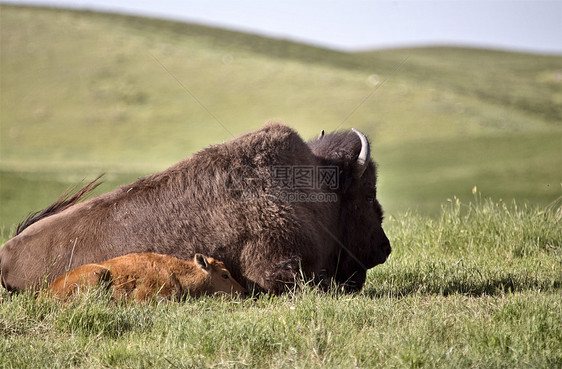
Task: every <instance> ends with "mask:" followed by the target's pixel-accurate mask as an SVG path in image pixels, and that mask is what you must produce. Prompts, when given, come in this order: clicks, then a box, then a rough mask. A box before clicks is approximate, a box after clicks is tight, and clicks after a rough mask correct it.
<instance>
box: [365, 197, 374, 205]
mask: <svg viewBox="0 0 562 369" xmlns="http://www.w3.org/2000/svg"><path fill="white" fill-rule="evenodd" d="M367 202H368V203H369V204H371V205H373V204H374V203H375V198H374V197H367Z"/></svg>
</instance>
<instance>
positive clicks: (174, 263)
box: [48, 253, 245, 301]
mask: <svg viewBox="0 0 562 369" xmlns="http://www.w3.org/2000/svg"><path fill="white" fill-rule="evenodd" d="M100 284H102V285H103V284H106V285H107V286H108V287H109V288H111V290H112V294H113V297H114V298H117V299H119V298H121V297H124V298H130V299H133V300H137V301H145V300H149V299H151V298H152V297H154V296H159V297H163V298H170V297H174V298H178V299H181V298H184V297H186V296H194V297H197V296H200V295H203V294H213V293H226V294H231V295H232V294H242V293H244V291H245V290H244V288H243V287H242V286H241V285H240V284H239V283H238V282H236V281H235V280H234V279H233V278H232V276H231V275H230V272H229V271H228V270H227V269H226V268H225V266H224V264H223V263H222V262H220V261H218V260H215V259H213V258H210V257H206V256H203V255H201V254H196V255H195V257H194V258H193V260H192V261H186V260H181V259H178V258H175V257H173V256H169V255H161V254H155V253H137V254H127V255H124V256H120V257H117V258H114V259H110V260H107V261H104V262H102V263H96V264H86V265H82V266H80V267H78V268H76V269H73V270H71V271H70V272H68V273H66V274H65V275H62V276H60V277H58V278H57V279H55V280H54V281H53V283H52V284H51V285H50V286H49V288H48V292H49V293H50V294H52V295H54V296H57V297H60V298H67V297H69V296H70V295H72V294H73V293H75V292H76V291H78V290H80V289H81V288H89V287H93V286H96V285H100Z"/></svg>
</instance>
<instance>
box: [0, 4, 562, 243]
mask: <svg viewBox="0 0 562 369" xmlns="http://www.w3.org/2000/svg"><path fill="white" fill-rule="evenodd" d="M0 9H1V13H0V17H1V18H0V21H1V22H0V36H1V56H0V62H1V64H0V87H1V90H0V93H1V95H0V123H1V125H0V201H1V208H0V223H1V224H2V226H3V229H4V237H6V236H7V233H8V232H9V230H10V228H11V227H12V226H13V224H14V223H16V222H17V221H18V220H21V219H22V218H23V217H24V216H25V215H26V214H27V213H28V212H30V211H32V210H37V209H38V208H41V207H43V206H45V205H47V204H48V203H50V202H51V201H52V200H53V199H54V198H56V196H58V194H60V193H61V192H62V191H63V190H65V189H66V188H68V187H69V186H70V185H72V184H74V183H76V182H78V181H80V180H81V179H82V178H84V177H86V178H88V179H90V178H93V177H95V176H96V175H97V174H98V173H100V172H107V173H108V175H107V177H106V182H107V183H106V184H105V185H104V186H102V187H101V188H100V191H109V190H111V189H113V188H114V187H115V186H116V185H118V184H120V183H124V182H127V181H130V180H132V179H134V178H136V177H138V176H141V175H144V174H147V173H150V172H153V171H155V170H161V169H164V168H166V167H167V166H169V165H171V164H173V163H174V162H177V161H179V160H181V159H182V158H185V157H187V156H189V155H190V154H192V153H193V152H196V151H198V150H201V149H202V148H204V147H206V146H208V145H211V144H216V143H220V142H223V141H226V140H229V139H231V138H232V137H233V136H238V135H239V134H241V133H244V132H247V131H251V130H255V129H258V128H259V127H261V126H262V125H263V123H264V122H266V121H271V120H279V121H284V122H285V123H287V124H288V125H290V126H292V127H294V128H295V129H297V130H298V131H299V133H300V134H301V135H302V137H303V138H305V139H309V138H312V137H315V136H316V135H317V134H318V132H319V131H320V130H321V129H325V130H326V131H331V130H334V129H349V128H351V127H356V128H358V129H361V130H362V131H364V132H365V133H366V134H368V135H369V136H370V138H371V140H372V143H373V157H374V159H375V160H376V161H377V162H378V163H379V165H380V174H379V176H380V179H379V181H380V184H379V193H380V195H379V197H380V200H381V202H382V204H383V206H384V207H385V209H386V210H387V213H389V214H394V213H397V212H400V211H403V210H406V209H410V208H416V209H418V210H420V211H422V212H426V213H430V214H435V213H436V212H437V211H438V210H439V207H440V204H441V203H443V202H444V201H446V199H447V198H451V197H453V196H458V197H460V198H461V199H463V200H464V199H467V198H471V197H472V194H471V193H470V192H471V189H472V188H473V186H478V189H479V191H481V192H482V193H483V195H484V196H492V197H494V198H503V199H504V200H505V201H509V200H510V199H512V198H517V199H518V200H522V201H529V202H531V203H536V204H539V205H545V204H548V203H550V202H552V201H553V200H555V199H556V198H558V197H559V196H560V194H561V188H560V183H561V182H562V151H561V150H562V149H561V147H562V145H561V144H562V127H561V124H560V122H561V121H562V69H561V65H562V58H561V57H558V56H543V55H528V54H517V53H508V52H499V51H492V50H477V49H460V48H422V49H402V50H385V51H373V52H365V53H343V52H337V51H331V50H326V49H321V48H317V47H312V46H307V45H302V44H298V43H294V42H289V41H284V40H274V39H268V38H264V37H260V36H255V35H249V34H244V33H238V32H232V31H225V30H220V29H216V28H209V27H204V26H199V25H189V24H183V23H176V22H170V21H161V20H155V19H147V18H138V17H129V16H121V15H115V14H100V13H92V12H80V11H68V10H57V9H42V8H26V7H13V6H1V8H0ZM180 83H181V85H180ZM182 85H183V86H182ZM194 97H195V98H194ZM209 112H210V113H211V114H210V113H209ZM213 115H214V116H213Z"/></svg>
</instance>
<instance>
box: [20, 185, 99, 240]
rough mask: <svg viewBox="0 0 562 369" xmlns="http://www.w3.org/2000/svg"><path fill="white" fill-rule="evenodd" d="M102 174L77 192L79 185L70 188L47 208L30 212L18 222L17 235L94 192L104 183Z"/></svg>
mask: <svg viewBox="0 0 562 369" xmlns="http://www.w3.org/2000/svg"><path fill="white" fill-rule="evenodd" d="M102 176H103V174H101V175H99V176H98V177H97V178H96V179H94V180H93V181H91V182H90V183H88V184H87V185H86V186H84V187H83V188H81V189H80V190H78V191H76V192H74V191H75V189H76V187H77V186H74V187H72V188H70V189H69V190H67V191H66V192H65V193H63V194H62V195H61V196H60V197H59V198H58V199H56V200H55V202H53V203H52V204H51V205H49V206H47V207H46V208H45V209H43V210H39V211H36V212H33V213H31V214H29V215H28V217H27V218H26V219H25V220H24V221H23V222H21V223H20V224H18V226H17V227H16V234H15V235H16V236H17V235H18V234H20V233H21V232H23V230H24V229H26V228H27V227H29V226H30V225H32V224H33V223H36V222H38V221H40V220H41V219H43V218H46V217H48V216H51V215H54V214H57V213H60V212H61V211H63V210H65V209H67V208H69V207H70V206H72V205H74V204H76V203H78V202H80V201H81V200H83V199H84V198H85V197H86V196H87V195H88V194H89V193H90V192H92V191H93V190H94V189H95V188H96V187H98V186H99V185H100V184H102V182H100V181H99V179H100V178H101V177H102ZM73 192H74V194H73Z"/></svg>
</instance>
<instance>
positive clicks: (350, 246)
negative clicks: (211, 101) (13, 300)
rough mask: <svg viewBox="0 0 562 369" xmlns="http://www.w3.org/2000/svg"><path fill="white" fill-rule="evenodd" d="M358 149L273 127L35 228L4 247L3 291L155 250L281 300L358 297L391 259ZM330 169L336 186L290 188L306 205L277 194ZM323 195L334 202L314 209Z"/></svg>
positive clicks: (372, 171)
mask: <svg viewBox="0 0 562 369" xmlns="http://www.w3.org/2000/svg"><path fill="white" fill-rule="evenodd" d="M361 148H362V144H361V141H360V139H359V137H358V136H357V135H356V134H355V133H353V132H351V131H349V132H336V133H331V134H326V135H324V136H323V137H319V138H318V139H316V140H313V141H311V142H309V143H308V144H307V143H305V142H304V141H303V140H302V139H301V138H300V137H299V135H298V134H297V133H296V132H295V131H293V130H292V129H290V128H289V127H286V126H284V125H281V124H268V125H266V126H265V127H264V128H262V129H260V130H258V131H256V132H252V133H248V134H246V135H243V136H240V137H238V138H236V139H234V140H232V141H229V142H226V143H223V144H221V145H216V146H211V147H209V148H207V149H205V150H203V151H201V152H199V153H196V154H194V155H193V156H192V157H190V158H188V159H186V160H183V161H181V162H179V163H178V164H176V165H174V166H172V167H171V168H169V169H167V170H165V171H163V172H160V173H156V174H154V175H151V176H148V177H145V178H141V179H139V180H137V181H136V182H134V183H132V184H130V185H126V186H122V187H120V188H118V189H117V190H115V191H113V192H110V193H106V194H103V195H100V196H97V197H94V198H92V199H90V200H88V201H85V202H82V203H78V204H75V205H72V206H70V207H68V208H66V209H64V210H63V211H60V212H58V213H56V214H54V215H51V216H48V217H46V218H43V219H41V220H40V221H38V222H36V223H33V224H31V225H29V226H28V227H27V228H25V229H24V230H23V231H21V233H20V234H18V235H17V236H16V237H14V238H12V239H11V240H9V241H8V242H7V243H6V244H5V245H4V247H3V248H2V249H0V269H1V278H2V284H3V285H4V286H5V287H6V288H8V289H9V290H21V289H24V288H37V287H39V286H40V284H41V282H42V281H43V280H45V279H46V280H47V281H48V282H50V281H52V280H53V279H54V278H55V277H56V276H59V275H61V274H63V273H64V272H65V270H69V269H72V268H75V267H77V266H80V265H84V264H90V263H99V262H102V261H104V260H107V259H110V258H114V257H117V256H120V255H125V254H130V253H138V252H155V253H160V254H166V255H173V256H176V257H179V258H180V259H190V258H192V257H193V255H195V254H196V253H201V254H205V255H209V256H211V257H214V258H217V259H219V260H222V261H223V262H224V264H225V266H226V267H227V268H228V269H229V270H230V271H231V272H232V275H233V277H234V278H235V279H236V280H238V281H241V282H242V284H243V285H245V286H246V287H258V288H259V289H263V290H266V291H270V292H273V293H280V292H282V291H284V289H285V288H286V286H287V285H291V284H292V283H294V281H295V279H298V278H300V277H301V276H302V275H304V277H305V278H312V279H314V280H315V281H316V282H318V283H329V281H330V280H334V281H335V282H337V283H340V284H343V285H344V286H345V287H347V288H348V289H349V290H358V289H360V288H361V287H362V286H363V284H364V281H365V276H366V271H367V269H368V268H372V267H374V266H375V265H377V264H380V263H383V262H384V261H385V260H386V258H387V257H388V255H389V253H390V244H389V241H388V239H387V238H386V236H385V234H384V231H383V229H382V226H381V222H382V210H381V207H380V205H379V203H378V201H377V200H376V168H375V165H374V164H373V162H372V161H371V160H370V159H369V160H368V162H367V169H366V170H365V172H364V173H363V174H362V176H361V177H360V178H356V176H355V175H354V174H353V173H355V171H354V168H355V167H356V165H357V162H358V156H359V152H360V151H361ZM326 165H328V166H335V167H337V170H338V173H339V182H338V186H337V187H336V188H333V187H330V186H321V187H319V188H318V187H312V188H305V187H298V188H294V189H290V191H292V192H293V193H296V194H298V195H302V196H304V197H303V198H305V199H307V200H303V201H290V200H287V199H283V198H280V197H278V196H277V194H279V193H280V192H283V191H285V190H286V187H284V186H283V184H280V183H279V180H278V179H279V178H276V176H275V174H274V171H275V168H279V167H291V168H294V167H297V166H300V167H314V168H318V167H319V166H326ZM319 195H331V196H334V198H335V200H333V201H314V200H312V199H314V198H317V196H319ZM315 196H316V197H315ZM301 271H302V274H301Z"/></svg>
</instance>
